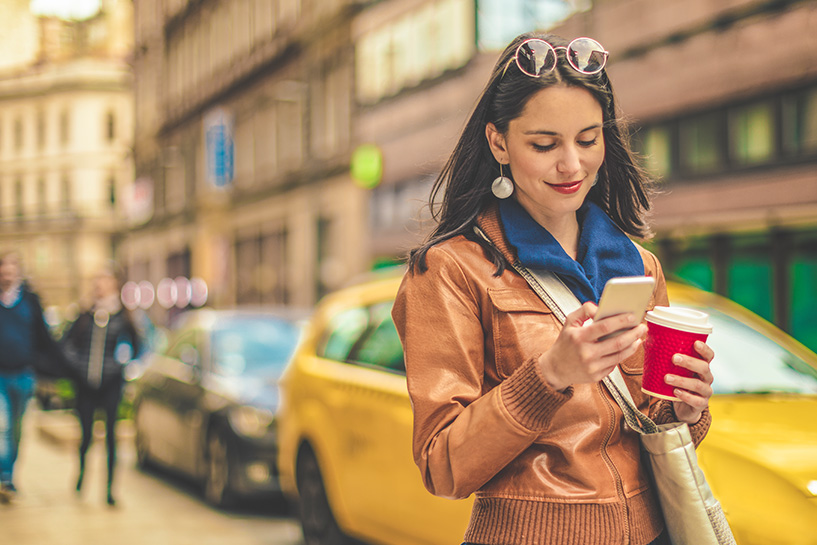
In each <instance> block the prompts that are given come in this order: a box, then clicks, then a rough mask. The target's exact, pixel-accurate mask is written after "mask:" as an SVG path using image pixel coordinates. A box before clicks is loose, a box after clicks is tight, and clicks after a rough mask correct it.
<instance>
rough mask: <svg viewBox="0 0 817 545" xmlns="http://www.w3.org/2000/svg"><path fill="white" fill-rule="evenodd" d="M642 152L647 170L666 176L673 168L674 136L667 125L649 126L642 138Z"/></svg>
mask: <svg viewBox="0 0 817 545" xmlns="http://www.w3.org/2000/svg"><path fill="white" fill-rule="evenodd" d="M641 153H642V154H643V155H644V159H645V162H646V165H645V166H646V167H647V170H649V171H650V173H652V174H653V175H654V176H657V177H659V178H665V177H667V176H669V175H670V173H671V170H672V138H671V135H670V130H669V128H668V127H665V126H657V127H649V128H648V129H646V130H645V131H644V135H643V137H642V139H641Z"/></svg>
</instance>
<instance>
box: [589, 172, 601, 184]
mask: <svg viewBox="0 0 817 545" xmlns="http://www.w3.org/2000/svg"><path fill="white" fill-rule="evenodd" d="M597 183H599V173H598V172H596V177H595V178H593V183H592V184H590V187H595V185H596V184H597Z"/></svg>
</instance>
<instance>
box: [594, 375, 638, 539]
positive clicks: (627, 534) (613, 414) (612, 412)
mask: <svg viewBox="0 0 817 545" xmlns="http://www.w3.org/2000/svg"><path fill="white" fill-rule="evenodd" d="M596 388H597V390H598V392H599V395H600V396H601V398H602V399H603V400H604V405H605V406H606V407H607V414H608V415H609V416H610V426H609V427H608V428H607V434H606V435H605V437H604V441H602V443H601V457H602V459H603V460H604V463H606V464H607V467H609V468H610V472H611V473H612V474H613V478H614V479H615V481H616V493H617V494H618V497H619V499H621V504H622V506H623V507H624V545H628V544H629V543H630V515H629V513H628V512H627V509H628V508H627V498H626V497H625V496H624V485H623V484H622V482H621V475H620V474H619V472H618V469H616V466H615V464H614V463H613V460H612V459H611V458H610V455H609V454H608V453H607V443H608V442H609V441H610V438H611V437H612V436H613V430H614V429H615V425H616V411H615V409H614V408H613V406H612V405H611V404H610V401H609V400H608V399H607V397H606V396H605V395H604V391H603V390H602V385H601V383H600V382H599V383H598V384H596Z"/></svg>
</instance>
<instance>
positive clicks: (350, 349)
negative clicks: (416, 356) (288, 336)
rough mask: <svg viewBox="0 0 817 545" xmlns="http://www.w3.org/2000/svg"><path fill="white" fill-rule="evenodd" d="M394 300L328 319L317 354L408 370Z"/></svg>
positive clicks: (387, 368)
mask: <svg viewBox="0 0 817 545" xmlns="http://www.w3.org/2000/svg"><path fill="white" fill-rule="evenodd" d="M392 304H393V301H385V302H382V303H377V304H375V305H372V306H369V307H355V308H353V309H349V310H346V311H343V312H341V313H339V314H337V315H336V316H335V317H334V318H333V319H332V320H330V322H329V327H328V328H327V330H326V333H325V337H324V338H325V341H324V342H323V343H321V344H320V345H319V346H320V347H321V348H319V350H318V355H319V356H321V357H324V358H327V359H331V360H335V361H342V362H346V363H356V364H362V365H371V366H375V367H378V368H382V369H386V370H389V371H397V372H405V365H404V363H403V347H402V346H401V344H400V337H399V336H398V335H397V330H396V329H395V327H394V322H393V321H392V318H391V308H392Z"/></svg>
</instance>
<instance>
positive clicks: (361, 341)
mask: <svg viewBox="0 0 817 545" xmlns="http://www.w3.org/2000/svg"><path fill="white" fill-rule="evenodd" d="M399 283H400V278H399V277H395V275H394V274H391V275H388V276H386V277H384V278H377V279H373V280H370V281H367V282H365V283H363V284H360V285H357V286H353V287H350V288H347V289H344V290H342V291H339V292H336V293H333V294H330V295H329V296H327V297H326V298H325V299H324V300H323V301H322V302H321V303H320V304H319V306H318V309H317V311H316V313H315V314H314V316H313V318H312V320H311V323H310V324H309V326H308V327H307V331H306V334H305V337H304V339H303V342H302V343H301V345H300V347H299V349H298V351H297V352H296V354H295V357H294V359H293V360H292V362H291V364H290V366H289V368H288V370H287V371H286V373H285V375H284V377H283V379H282V405H281V412H280V413H279V421H278V444H279V459H278V462H279V471H280V482H281V487H282V489H283V491H284V492H285V493H286V494H287V495H288V496H289V497H290V498H291V499H292V500H293V501H294V502H295V503H297V505H298V506H299V508H300V516H301V522H302V527H303V533H304V540H305V542H306V544H307V545H341V544H347V543H354V542H355V541H354V540H362V541H364V542H368V543H382V544H387V545H425V544H427V545H451V544H452V543H460V542H461V541H462V536H463V534H464V532H465V526H466V524H467V522H468V517H469V514H470V509H471V499H467V500H457V501H454V500H447V499H442V498H438V497H435V496H433V495H431V494H430V493H429V492H427V491H426V490H425V488H424V487H423V484H422V481H421V479H420V475H419V472H418V469H417V467H416V466H415V465H414V461H413V459H412V453H411V452H412V451H411V435H412V411H411V403H410V401H409V398H408V393H407V391H406V379H405V370H404V365H403V352H402V347H401V345H400V339H399V337H398V335H397V332H396V330H395V328H394V324H393V323H392V320H391V307H392V302H393V300H394V296H395V293H396V291H397V288H398V286H399ZM669 289H670V300H671V301H672V302H673V304H675V305H679V306H687V307H698V308H701V309H705V310H706V311H707V312H709V313H710V314H711V319H712V322H713V325H714V332H713V334H712V335H711V336H710V345H711V346H713V348H714V349H715V352H716V359H715V361H714V362H713V369H714V372H715V375H716V382H715V384H714V387H715V391H716V395H715V396H714V397H713V399H712V402H711V411H712V413H713V421H714V422H713V425H712V428H711V430H710V432H709V435H708V436H707V439H706V440H705V441H704V443H703V444H702V445H701V447H700V448H699V451H698V453H699V459H700V462H701V465H702V466H703V469H704V471H705V473H706V475H707V478H708V480H709V482H710V485H711V486H712V488H713V490H714V492H715V494H716V495H717V496H718V497H719V499H720V500H721V502H722V504H723V506H724V509H725V510H726V512H727V516H728V518H729V520H730V522H731V524H732V526H733V530H734V532H735V535H736V538H737V540H738V543H739V545H753V544H757V545H760V544H764V545H766V544H770V543H775V544H788V545H795V544H802V545H805V544H813V543H817V355H815V354H814V353H813V352H811V351H809V350H807V349H806V348H805V347H804V346H802V345H800V344H799V343H797V342H796V341H794V340H793V339H792V338H790V337H788V336H787V335H785V334H784V333H783V332H782V331H780V330H779V329H777V328H775V327H774V326H772V325H770V324H768V323H767V322H764V321H763V320H761V319H760V318H759V317H757V316H755V315H754V314H752V313H750V312H748V311H747V310H745V309H743V308H742V307H739V306H737V305H736V304H734V303H731V302H729V301H727V300H725V299H723V298H720V297H718V296H716V295H713V294H710V293H707V292H703V291H701V290H697V289H695V288H690V287H686V286H682V285H678V284H673V283H670V286H669Z"/></svg>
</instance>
